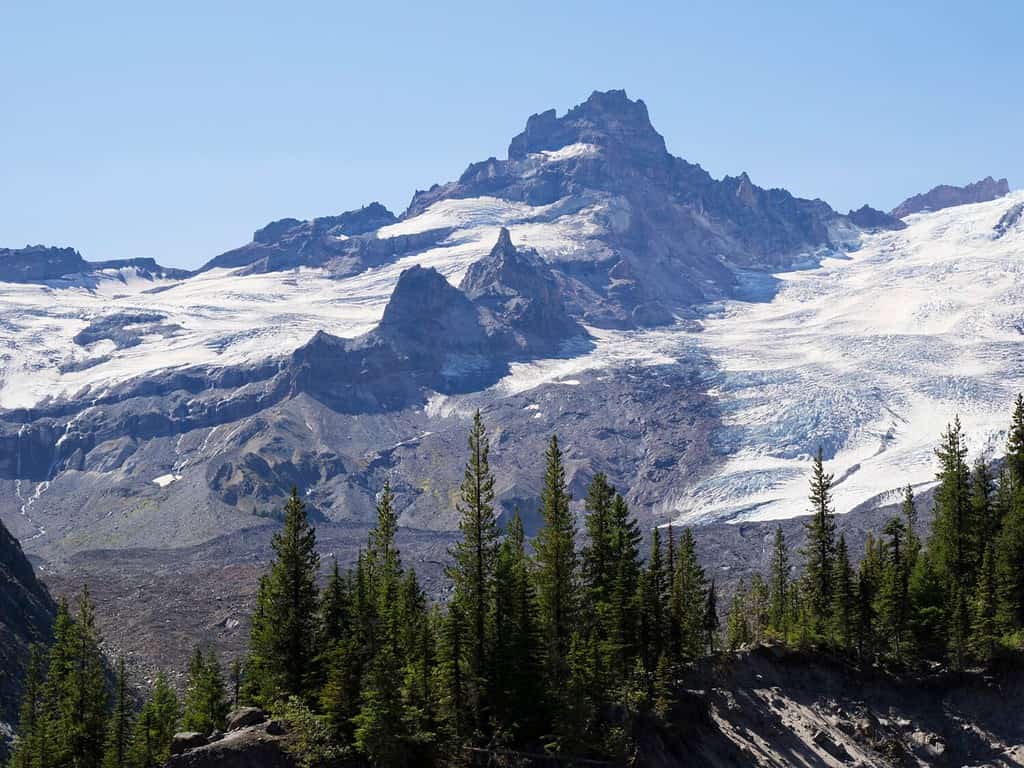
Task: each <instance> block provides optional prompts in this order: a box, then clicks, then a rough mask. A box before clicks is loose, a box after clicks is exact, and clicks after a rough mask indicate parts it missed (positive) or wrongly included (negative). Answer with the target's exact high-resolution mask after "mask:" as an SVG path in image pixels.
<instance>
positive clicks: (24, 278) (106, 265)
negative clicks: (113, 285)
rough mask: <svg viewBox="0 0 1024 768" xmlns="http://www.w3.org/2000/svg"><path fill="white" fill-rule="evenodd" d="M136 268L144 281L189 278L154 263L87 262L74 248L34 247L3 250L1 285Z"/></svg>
mask: <svg viewBox="0 0 1024 768" xmlns="http://www.w3.org/2000/svg"><path fill="white" fill-rule="evenodd" d="M127 268H132V269H135V270H137V271H138V272H139V274H140V275H141V276H142V277H146V278H150V279H152V278H157V277H166V278H170V279H175V280H177V279H181V278H184V277H187V276H188V274H189V273H188V272H187V271H186V270H183V269H168V268H166V267H161V266H160V265H159V264H157V263H156V262H155V261H154V260H153V259H149V258H139V259H116V260H111V261H86V260H85V259H83V258H82V255H81V254H80V253H79V252H78V251H76V250H75V249H74V248H52V247H47V246H43V245H31V246H27V247H25V248H0V282H3V283H46V282H51V281H55V280H61V279H63V278H68V277H70V276H73V275H85V274H88V273H91V272H96V271H97V270H103V269H127Z"/></svg>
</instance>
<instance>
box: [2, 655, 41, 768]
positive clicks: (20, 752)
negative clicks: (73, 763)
mask: <svg viewBox="0 0 1024 768" xmlns="http://www.w3.org/2000/svg"><path fill="white" fill-rule="evenodd" d="M43 662H44V652H43V649H42V648H40V647H39V646H38V645H33V646H32V648H31V650H30V652H29V659H28V666H27V668H26V670H25V681H24V684H23V686H22V694H21V710H20V714H19V718H18V741H17V743H16V746H15V749H14V754H13V756H12V757H11V763H10V765H11V768H47V759H46V758H47V754H48V750H47V744H46V740H47V727H46V726H47V724H48V719H47V711H46V701H45V699H44V695H43V691H44V679H43Z"/></svg>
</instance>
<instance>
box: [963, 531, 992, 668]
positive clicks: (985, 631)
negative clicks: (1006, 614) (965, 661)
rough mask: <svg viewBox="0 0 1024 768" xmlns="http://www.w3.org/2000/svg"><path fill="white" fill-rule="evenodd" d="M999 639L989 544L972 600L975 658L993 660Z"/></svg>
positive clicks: (987, 661)
mask: <svg viewBox="0 0 1024 768" xmlns="http://www.w3.org/2000/svg"><path fill="white" fill-rule="evenodd" d="M998 639H999V632H998V625H997V623H996V574H995V559H994V555H993V547H991V546H988V547H986V548H985V554H984V556H983V557H982V561H981V569H980V571H979V573H978V584H977V587H976V588H975V591H974V599H973V600H972V617H971V636H970V648H971V652H972V653H973V655H974V658H976V659H977V660H978V661H980V662H982V663H983V664H988V663H989V662H991V661H992V657H993V656H994V655H995V649H996V643H997V641H998Z"/></svg>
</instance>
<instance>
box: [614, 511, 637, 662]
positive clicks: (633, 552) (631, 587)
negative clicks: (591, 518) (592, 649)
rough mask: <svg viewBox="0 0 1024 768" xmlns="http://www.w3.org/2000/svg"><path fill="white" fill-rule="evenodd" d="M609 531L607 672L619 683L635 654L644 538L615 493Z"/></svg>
mask: <svg viewBox="0 0 1024 768" xmlns="http://www.w3.org/2000/svg"><path fill="white" fill-rule="evenodd" d="M611 529H612V535H611V539H612V546H611V553H612V558H613V561H614V567H613V568H612V569H611V570H612V571H613V573H614V581H613V582H612V589H611V598H610V600H611V623H612V625H613V627H614V629H613V632H612V637H611V641H610V643H611V649H612V659H611V661H610V667H611V669H610V670H609V671H610V672H611V674H612V675H613V677H614V678H615V679H617V680H619V681H620V682H621V681H623V680H625V679H626V677H627V676H628V675H629V674H631V672H632V667H633V662H634V659H635V658H636V654H637V652H638V642H639V640H638V636H637V628H638V624H639V618H638V613H639V610H640V606H639V597H638V593H639V589H640V580H641V572H642V565H641V561H640V544H641V542H642V541H643V534H642V533H641V531H640V526H639V525H638V524H637V522H636V520H635V519H634V518H633V517H632V515H630V512H629V506H628V505H627V504H626V500H625V499H624V498H623V497H622V496H621V495H620V494H618V493H617V494H615V498H614V499H613V500H612V507H611Z"/></svg>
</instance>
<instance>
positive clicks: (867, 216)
mask: <svg viewBox="0 0 1024 768" xmlns="http://www.w3.org/2000/svg"><path fill="white" fill-rule="evenodd" d="M846 215H847V218H849V219H850V221H851V222H853V223H854V224H855V225H857V226H858V227H860V228H861V229H864V230H867V231H869V232H871V231H877V230H886V229H887V230H894V231H895V230H900V229H906V228H907V225H906V224H905V223H904V222H903V221H901V220H900V219H898V218H896V217H895V216H893V215H891V214H888V213H886V212H885V211H880V210H878V209H877V208H872V207H871V206H870V205H866V204H865V205H863V206H861V207H860V208H858V209H857V210H856V211H850V212H849V213H848V214H846Z"/></svg>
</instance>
